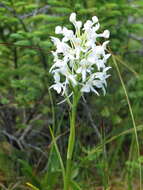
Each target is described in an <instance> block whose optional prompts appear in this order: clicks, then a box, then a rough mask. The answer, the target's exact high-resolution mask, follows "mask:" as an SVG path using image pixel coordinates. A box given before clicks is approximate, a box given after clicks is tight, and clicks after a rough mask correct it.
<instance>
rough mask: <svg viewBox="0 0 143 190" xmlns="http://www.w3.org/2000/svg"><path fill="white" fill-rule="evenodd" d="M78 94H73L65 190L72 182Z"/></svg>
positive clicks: (68, 188) (68, 189)
mask: <svg viewBox="0 0 143 190" xmlns="http://www.w3.org/2000/svg"><path fill="white" fill-rule="evenodd" d="M78 99H79V98H78V95H77V93H74V94H73V104H72V110H71V115H70V135H69V139H68V150H67V161H66V175H65V179H64V190H70V183H71V168H72V157H73V150H74V144H75V120H76V112H77V104H78Z"/></svg>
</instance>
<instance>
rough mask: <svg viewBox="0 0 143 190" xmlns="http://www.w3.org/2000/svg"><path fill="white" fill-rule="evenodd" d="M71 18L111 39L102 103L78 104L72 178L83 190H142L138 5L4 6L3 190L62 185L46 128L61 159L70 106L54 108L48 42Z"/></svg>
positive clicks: (142, 49) (89, 1) (0, 15)
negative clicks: (95, 24) (93, 23)
mask: <svg viewBox="0 0 143 190" xmlns="http://www.w3.org/2000/svg"><path fill="white" fill-rule="evenodd" d="M71 12H76V13H77V15H78V18H79V19H80V20H82V21H85V20H87V19H90V18H91V17H92V16H94V15H96V16H98V17H99V19H100V23H101V30H103V29H104V28H105V29H109V30H110V32H111V37H110V51H112V52H113V57H112V58H110V63H109V64H110V65H111V66H112V71H111V72H112V73H111V77H110V79H109V80H108V89H107V95H106V96H100V97H97V96H95V95H94V94H87V95H86V96H85V99H86V102H84V101H83V100H81V102H80V105H79V109H78V119H77V125H76V130H77V131H76V150H75V153H74V154H75V155H74V156H75V166H74V170H73V173H72V177H73V178H75V179H76V181H77V182H78V184H79V185H80V186H81V188H82V189H83V190H84V189H90V190H92V189H93V190H100V189H105V190H107V189H113V190H115V189H116V190H118V189H121V190H132V189H133V190H135V189H138V187H139V183H140V179H139V170H141V171H143V166H142V163H143V148H142V146H143V130H142V129H143V117H142V115H143V110H142V107H143V101H142V100H143V85H142V84H143V64H142V58H143V35H142V31H143V1H142V0H108V1H106V0H100V1H98V0H41V1H40V0H29V1H26V0H21V1H19V0H1V1H0V186H1V189H2V190H4V189H7V190H12V189H17V190H19V189H25V190H26V189H29V187H28V185H26V182H29V183H30V184H33V185H34V186H35V187H37V188H39V189H40V190H52V189H54V190H56V189H60V187H61V185H62V184H61V180H60V179H61V169H60V164H59V162H58V159H57V155H56V152H55V149H54V147H53V143H52V138H51V135H50V132H49V126H52V127H53V129H54V135H55V137H56V140H57V143H58V146H59V149H60V152H61V154H62V156H63V158H64V156H65V155H66V154H65V153H66V148H67V137H68V134H69V118H68V107H67V105H66V104H64V103H63V104H61V105H57V103H58V102H60V101H61V100H62V99H61V97H60V96H59V95H57V94H56V93H55V92H54V91H52V92H50V91H49V86H50V85H51V84H52V76H50V75H49V68H50V67H51V64H52V56H51V50H52V49H53V48H54V47H53V46H52V43H51V41H50V36H52V35H54V28H55V26H57V25H65V26H67V27H69V28H71V27H72V26H71V25H70V24H69V21H68V18H69V15H70V13H71ZM125 88H126V89H125ZM134 121H135V122H134ZM136 131H137V132H138V133H135V132H136ZM136 137H137V138H136ZM137 139H138V142H139V145H140V155H138V144H137ZM117 188H118V189H117ZM76 189H78V187H75V190H76Z"/></svg>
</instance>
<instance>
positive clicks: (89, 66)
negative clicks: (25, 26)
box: [50, 13, 111, 95]
mask: <svg viewBox="0 0 143 190" xmlns="http://www.w3.org/2000/svg"><path fill="white" fill-rule="evenodd" d="M69 20H70V22H71V23H72V24H73V25H74V27H75V32H73V31H72V30H69V29H67V28H66V27H61V26H57V27H56V28H55V33H56V34H62V35H63V38H62V40H60V39H58V38H56V37H51V39H52V42H53V43H54V45H55V46H56V51H54V52H52V54H53V56H54V64H53V65H52V67H51V69H50V72H51V73H53V75H54V80H55V83H54V84H53V85H52V86H51V88H53V89H54V90H56V91H57V93H62V95H64V94H66V95H67V94H69V91H73V90H74V89H75V87H78V90H79V91H80V92H81V93H84V92H87V93H88V92H90V91H93V92H95V93H96V94H97V95H99V90H98V89H102V90H103V92H104V94H105V87H106V85H107V84H106V79H107V78H108V77H109V76H110V75H108V74H107V71H108V70H109V69H110V68H111V67H107V66H106V62H107V59H108V58H109V57H110V54H106V46H107V44H108V43H109V41H105V42H104V43H103V44H102V45H101V44H99V42H97V39H98V38H100V37H102V38H109V35H110V32H109V31H108V30H105V31H104V32H103V33H100V34H98V33H97V30H98V29H99V27H100V24H99V22H98V18H97V17H96V16H93V17H92V20H87V21H86V23H85V24H84V25H83V24H82V22H81V21H77V20H76V14H75V13H72V14H71V15H70V18H69ZM82 26H83V27H82Z"/></svg>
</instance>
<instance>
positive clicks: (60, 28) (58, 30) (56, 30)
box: [55, 26, 62, 34]
mask: <svg viewBox="0 0 143 190" xmlns="http://www.w3.org/2000/svg"><path fill="white" fill-rule="evenodd" d="M61 33H62V27H61V26H56V28H55V34H61Z"/></svg>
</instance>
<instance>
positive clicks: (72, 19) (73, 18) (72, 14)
mask: <svg viewBox="0 0 143 190" xmlns="http://www.w3.org/2000/svg"><path fill="white" fill-rule="evenodd" d="M69 21H70V22H72V23H74V22H76V13H71V15H70V18H69Z"/></svg>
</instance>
